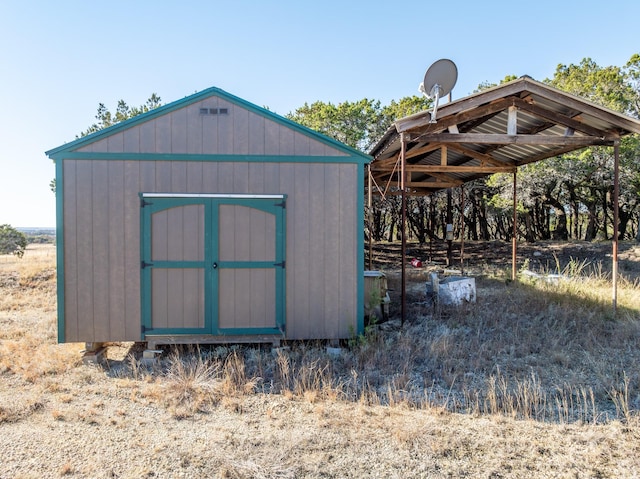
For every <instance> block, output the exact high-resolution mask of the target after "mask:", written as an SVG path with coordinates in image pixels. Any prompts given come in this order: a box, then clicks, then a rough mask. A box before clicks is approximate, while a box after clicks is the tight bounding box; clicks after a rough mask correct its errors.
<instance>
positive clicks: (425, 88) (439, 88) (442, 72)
mask: <svg viewBox="0 0 640 479" xmlns="http://www.w3.org/2000/svg"><path fill="white" fill-rule="evenodd" d="M457 80H458V68H457V67H456V64H455V63H453V62H452V61H451V60H448V59H446V58H443V59H442V60H438V61H437V62H435V63H433V64H432V65H431V66H430V67H429V69H428V70H427V72H426V73H425V74H424V81H423V82H422V83H421V84H420V87H419V88H418V90H420V91H421V92H422V93H423V94H424V95H425V96H426V97H428V98H433V111H432V112H431V120H429V123H435V122H436V115H437V113H438V103H439V102H440V98H441V97H443V96H445V95H451V90H452V89H453V87H454V86H455V84H456V81H457ZM449 101H451V96H449Z"/></svg>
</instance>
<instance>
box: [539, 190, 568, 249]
mask: <svg viewBox="0 0 640 479" xmlns="http://www.w3.org/2000/svg"><path fill="white" fill-rule="evenodd" d="M544 202H545V204H547V205H549V206H551V207H552V208H553V211H554V212H555V214H556V229H555V230H553V231H552V232H551V238H552V239H554V240H562V241H567V240H568V239H569V233H568V231H567V213H566V212H565V211H564V206H563V205H562V203H560V201H559V200H558V199H557V198H553V197H552V196H550V195H547V196H546V197H545V199H544Z"/></svg>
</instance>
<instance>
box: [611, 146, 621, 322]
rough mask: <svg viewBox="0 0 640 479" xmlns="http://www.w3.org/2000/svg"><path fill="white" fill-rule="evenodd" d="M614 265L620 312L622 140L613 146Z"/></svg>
mask: <svg viewBox="0 0 640 479" xmlns="http://www.w3.org/2000/svg"><path fill="white" fill-rule="evenodd" d="M613 158H614V160H613V254H612V256H613V265H612V268H611V276H612V281H613V286H612V289H613V291H612V292H611V295H612V303H613V312H614V314H615V313H616V312H617V310H618V235H619V229H620V226H619V225H618V221H619V218H618V208H619V202H620V179H619V177H620V171H619V170H620V140H616V141H615V143H614V144H613Z"/></svg>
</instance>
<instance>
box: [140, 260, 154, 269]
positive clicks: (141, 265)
mask: <svg viewBox="0 0 640 479" xmlns="http://www.w3.org/2000/svg"><path fill="white" fill-rule="evenodd" d="M147 266H149V267H150V266H153V263H147V262H146V261H141V262H140V269H145V268H146V267H147Z"/></svg>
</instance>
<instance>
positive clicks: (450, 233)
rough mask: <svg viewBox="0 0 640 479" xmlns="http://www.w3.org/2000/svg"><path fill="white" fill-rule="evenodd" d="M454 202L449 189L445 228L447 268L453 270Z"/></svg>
mask: <svg viewBox="0 0 640 479" xmlns="http://www.w3.org/2000/svg"><path fill="white" fill-rule="evenodd" d="M452 209H453V200H452V198H451V188H447V226H446V228H445V230H446V231H445V238H446V239H447V266H448V267H449V268H451V265H452V263H453V211H452Z"/></svg>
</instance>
